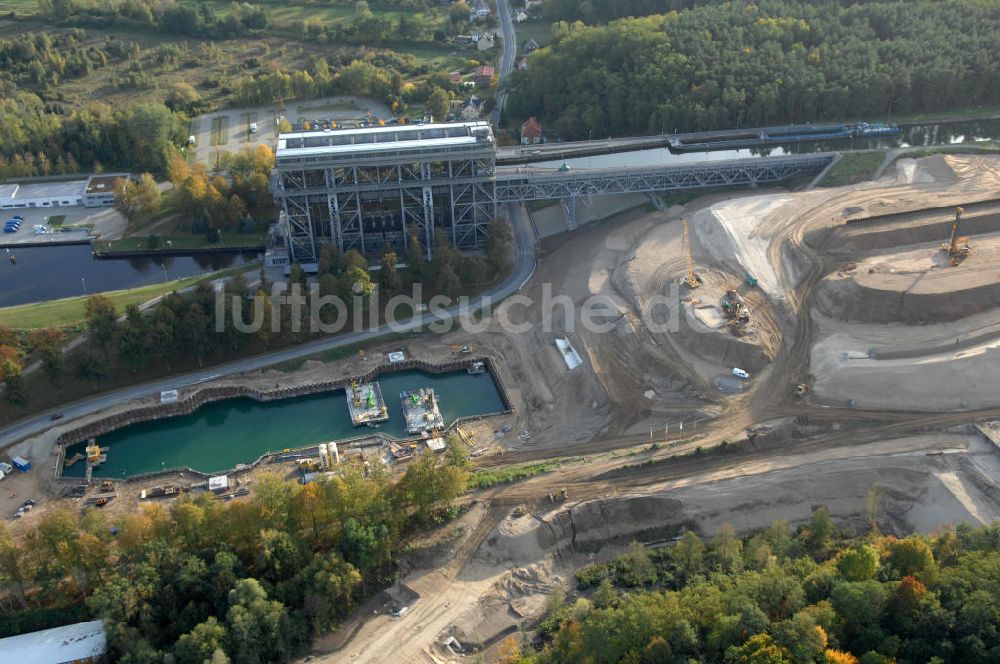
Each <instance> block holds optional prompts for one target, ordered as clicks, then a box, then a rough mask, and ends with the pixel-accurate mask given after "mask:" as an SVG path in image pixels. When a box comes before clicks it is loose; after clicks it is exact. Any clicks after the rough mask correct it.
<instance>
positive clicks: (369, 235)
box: [271, 122, 497, 264]
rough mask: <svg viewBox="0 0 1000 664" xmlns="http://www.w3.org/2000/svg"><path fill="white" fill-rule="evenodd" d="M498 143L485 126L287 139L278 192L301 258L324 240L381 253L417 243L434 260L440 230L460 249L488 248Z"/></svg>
mask: <svg viewBox="0 0 1000 664" xmlns="http://www.w3.org/2000/svg"><path fill="white" fill-rule="evenodd" d="M495 168H496V144H495V141H494V138H493V131H492V129H491V128H490V126H489V124H488V123H486V122H466V123H458V124H429V125H400V126H391V127H375V128H366V129H347V130H336V131H318V132H316V131H314V132H301V133H292V134H282V135H281V136H280V137H279V138H278V149H277V152H276V153H275V168H274V171H273V173H272V176H271V191H272V193H273V194H274V196H275V200H276V202H277V203H278V205H279V207H280V209H281V223H282V225H283V226H284V229H285V233H286V236H287V238H288V246H289V252H290V258H291V260H292V261H293V262H297V263H302V264H309V263H314V262H315V261H316V259H317V257H318V256H319V251H320V247H322V245H323V244H325V243H328V242H332V243H335V244H336V245H337V246H338V247H339V248H340V250H341V251H347V250H349V249H356V250H358V251H360V252H361V253H362V254H366V255H369V256H371V255H375V254H378V253H380V252H381V251H382V249H383V248H384V247H386V246H389V247H392V248H393V249H394V250H396V251H400V252H401V251H403V250H405V249H406V247H407V246H409V243H410V237H411V236H416V237H418V238H419V239H420V241H421V242H422V243H423V245H424V247H426V250H427V256H428V257H430V255H431V251H432V247H433V244H434V235H435V230H437V229H440V230H441V231H443V232H444V234H445V236H446V237H447V238H448V239H449V240H450V241H451V242H452V244H454V245H455V246H456V247H458V248H459V249H475V248H477V247H479V246H481V245H482V242H483V238H484V236H485V232H486V226H487V225H488V224H489V222H490V221H491V220H492V219H493V218H494V217H495V216H496V211H497V198H496V181H495V178H494V174H495Z"/></svg>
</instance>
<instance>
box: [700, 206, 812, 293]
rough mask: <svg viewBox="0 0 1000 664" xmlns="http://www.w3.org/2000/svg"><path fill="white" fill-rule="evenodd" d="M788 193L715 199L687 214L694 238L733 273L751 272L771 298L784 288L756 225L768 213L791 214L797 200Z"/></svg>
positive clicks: (767, 239) (764, 220)
mask: <svg viewBox="0 0 1000 664" xmlns="http://www.w3.org/2000/svg"><path fill="white" fill-rule="evenodd" d="M797 198H798V197H796V196H793V195H790V194H770V195H765V196H752V197H747V198H741V199H736V200H731V201H725V202H723V203H717V204H715V205H713V206H711V207H709V208H707V209H704V210H701V211H699V212H697V213H696V214H695V215H694V216H693V217H692V218H691V222H690V225H691V229H692V231H693V232H694V235H695V236H696V237H697V238H698V242H699V244H700V245H701V247H703V248H704V249H705V251H706V252H707V253H708V255H709V256H711V257H712V259H714V261H715V262H717V263H719V264H720V265H723V266H725V267H726V268H727V269H728V270H729V271H731V272H732V273H733V274H736V275H741V276H742V275H752V276H753V277H755V278H756V279H757V281H758V284H759V285H760V287H761V288H762V289H763V290H764V292H766V293H767V294H768V296H770V297H771V298H773V299H774V300H783V299H784V296H785V292H784V289H783V288H782V287H781V282H780V281H779V275H778V273H777V271H776V270H775V268H774V266H773V265H771V261H770V259H769V257H768V249H769V247H770V244H771V237H770V236H769V235H768V234H766V233H762V232H760V227H761V226H763V225H765V224H767V223H768V222H769V221H770V219H771V218H772V217H775V218H776V217H781V216H791V215H792V214H793V212H792V209H790V208H794V207H796V206H797V205H798V204H799V203H798V201H797Z"/></svg>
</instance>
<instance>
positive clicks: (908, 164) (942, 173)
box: [896, 154, 958, 184]
mask: <svg viewBox="0 0 1000 664" xmlns="http://www.w3.org/2000/svg"><path fill="white" fill-rule="evenodd" d="M957 181H958V176H957V175H956V173H955V170H954V169H953V168H952V165H951V163H950V162H949V160H948V157H947V156H945V155H940V154H937V155H933V156H931V157H924V158H921V159H911V158H903V159H899V160H897V161H896V183H897V184H921V183H931V182H937V183H942V184H952V183H954V182H957Z"/></svg>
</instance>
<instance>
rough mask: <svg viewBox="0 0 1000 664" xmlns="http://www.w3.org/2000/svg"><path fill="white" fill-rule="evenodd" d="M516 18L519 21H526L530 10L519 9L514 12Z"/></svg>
mask: <svg viewBox="0 0 1000 664" xmlns="http://www.w3.org/2000/svg"><path fill="white" fill-rule="evenodd" d="M514 20H515V21H517V22H518V23H524V22H525V21H527V20H528V12H526V11H524V10H523V9H518V10H517V11H516V12H514Z"/></svg>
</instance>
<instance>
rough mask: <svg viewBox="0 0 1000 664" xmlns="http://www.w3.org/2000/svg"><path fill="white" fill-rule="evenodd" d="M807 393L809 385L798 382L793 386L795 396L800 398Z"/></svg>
mask: <svg viewBox="0 0 1000 664" xmlns="http://www.w3.org/2000/svg"><path fill="white" fill-rule="evenodd" d="M808 393H809V386H808V385H806V384H805V383H799V384H798V385H796V386H795V396H796V397H797V398H799V399H801V398H802V397H804V396H805V395H806V394H808Z"/></svg>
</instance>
